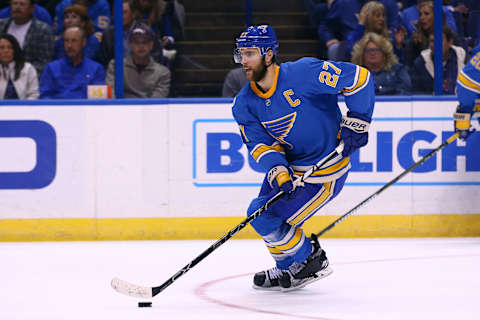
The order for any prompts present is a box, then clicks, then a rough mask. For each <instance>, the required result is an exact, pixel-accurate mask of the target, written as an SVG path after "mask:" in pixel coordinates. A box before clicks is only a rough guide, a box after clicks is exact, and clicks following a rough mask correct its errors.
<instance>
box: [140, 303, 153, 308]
mask: <svg viewBox="0 0 480 320" xmlns="http://www.w3.org/2000/svg"><path fill="white" fill-rule="evenodd" d="M138 307H139V308H150V307H152V303H151V302H139V303H138Z"/></svg>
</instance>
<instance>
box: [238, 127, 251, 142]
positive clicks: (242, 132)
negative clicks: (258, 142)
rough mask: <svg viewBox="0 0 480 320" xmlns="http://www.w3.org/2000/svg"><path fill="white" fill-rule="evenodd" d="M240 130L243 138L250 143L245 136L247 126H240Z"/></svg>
mask: <svg viewBox="0 0 480 320" xmlns="http://www.w3.org/2000/svg"><path fill="white" fill-rule="evenodd" d="M239 128H240V133H241V134H242V136H243V140H245V142H250V140H248V138H247V135H246V134H245V126H242V125H240V126H239Z"/></svg>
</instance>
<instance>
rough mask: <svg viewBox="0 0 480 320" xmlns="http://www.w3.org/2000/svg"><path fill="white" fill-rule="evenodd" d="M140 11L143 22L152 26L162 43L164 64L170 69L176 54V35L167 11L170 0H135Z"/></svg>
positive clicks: (173, 17) (172, 17)
mask: <svg viewBox="0 0 480 320" xmlns="http://www.w3.org/2000/svg"><path fill="white" fill-rule="evenodd" d="M133 1H134V3H135V7H136V8H137V9H138V12H139V16H138V17H139V19H140V21H141V22H143V23H145V24H146V25H148V26H150V27H151V28H152V30H153V31H154V32H155V33H156V35H157V37H158V38H159V40H160V42H161V44H162V47H163V49H162V51H163V64H164V65H166V66H168V67H169V68H170V69H172V68H173V61H174V59H175V56H176V49H175V41H176V39H175V36H174V34H173V29H172V20H173V19H175V17H176V16H170V15H169V11H167V7H168V3H169V2H168V1H164V0H133Z"/></svg>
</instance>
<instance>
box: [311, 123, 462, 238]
mask: <svg viewBox="0 0 480 320" xmlns="http://www.w3.org/2000/svg"><path fill="white" fill-rule="evenodd" d="M459 135H460V134H459V133H458V132H457V133H455V134H453V135H452V136H451V137H450V138H448V139H447V140H445V141H444V142H443V143H442V144H441V145H439V146H438V147H437V148H435V149H434V150H432V151H430V152H429V153H428V154H427V155H426V156H424V157H423V158H422V159H420V160H418V161H417V162H415V163H414V164H412V165H411V166H410V167H408V169H406V170H405V171H403V172H402V173H400V174H399V175H398V176H396V177H395V178H393V179H392V180H390V181H389V182H387V183H386V184H385V185H384V186H383V187H381V188H380V189H378V190H377V191H376V192H375V193H373V194H372V195H370V196H369V197H368V198H366V199H365V200H363V201H362V202H360V203H359V204H357V205H356V206H355V207H353V208H352V209H350V210H349V211H348V212H347V213H345V214H344V215H342V216H341V217H340V218H338V219H337V220H335V221H333V222H332V223H331V224H329V225H328V226H327V227H325V229H323V230H322V231H320V232H319V233H317V236H318V237H321V236H322V235H324V234H325V233H327V232H328V231H330V230H331V229H332V228H333V227H335V226H336V225H337V224H339V223H340V222H342V221H343V220H344V219H345V218H347V217H348V216H350V215H351V214H352V213H354V212H355V211H357V210H358V209H359V208H361V207H363V206H364V205H365V204H366V203H367V202H369V201H370V200H372V199H373V198H375V197H376V196H378V195H379V194H380V193H382V192H383V191H385V189H387V188H388V187H390V186H391V185H393V184H395V183H396V182H397V181H398V180H400V179H401V178H403V177H404V176H405V175H406V174H407V173H409V172H410V171H412V170H414V169H415V168H416V167H418V166H419V165H421V164H422V163H424V162H425V161H427V160H428V159H430V158H431V157H432V156H433V155H434V154H435V153H437V152H438V151H440V150H442V149H443V148H444V147H446V146H447V145H449V144H450V143H452V142H453V141H455V140H456V139H457V138H458V137H459Z"/></svg>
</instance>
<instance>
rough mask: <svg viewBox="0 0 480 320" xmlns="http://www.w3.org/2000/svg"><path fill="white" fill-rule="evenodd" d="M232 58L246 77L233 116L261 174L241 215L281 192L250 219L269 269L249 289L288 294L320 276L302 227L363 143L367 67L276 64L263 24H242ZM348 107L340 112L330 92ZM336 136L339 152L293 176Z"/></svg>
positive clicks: (334, 190)
mask: <svg viewBox="0 0 480 320" xmlns="http://www.w3.org/2000/svg"><path fill="white" fill-rule="evenodd" d="M236 46H237V47H236V50H235V54H234V58H235V61H236V62H237V63H241V64H242V66H243V70H244V71H245V74H246V77H247V79H248V80H249V82H248V83H247V84H246V85H245V86H244V87H243V88H242V90H241V91H240V92H239V93H238V95H237V96H236V98H235V101H234V104H233V109H232V112H233V116H234V118H235V120H236V121H237V123H238V125H239V127H240V133H241V136H242V139H243V142H244V143H245V144H246V146H247V148H248V150H249V152H250V154H251V156H252V157H253V159H255V160H256V161H257V162H258V163H259V164H260V166H261V167H262V168H263V169H265V171H266V172H267V174H266V176H265V180H264V181H263V184H262V187H261V189H260V194H259V195H258V197H257V198H255V199H254V200H253V201H252V202H251V204H250V206H249V208H248V210H247V214H248V215H251V214H252V213H254V212H255V211H256V210H257V209H259V208H260V207H261V206H263V205H264V204H265V203H266V202H267V201H268V200H269V199H270V198H271V197H272V196H273V195H275V194H276V193H277V192H278V191H279V190H283V191H284V192H285V193H287V195H286V196H285V197H284V198H282V199H281V200H279V201H277V202H275V204H274V205H273V206H272V207H270V208H269V209H268V210H266V212H264V213H263V214H262V215H260V216H259V217H258V218H257V219H255V220H253V221H252V223H251V224H252V226H253V228H254V229H255V230H256V231H257V232H258V233H259V234H260V235H261V236H262V237H263V240H264V241H265V244H266V246H267V249H268V251H269V252H270V253H271V255H272V256H273V258H274V260H275V262H276V266H275V267H274V268H271V269H268V270H265V271H261V272H258V273H257V274H255V276H254V279H253V282H254V284H253V286H254V288H256V289H263V290H282V291H290V290H294V289H298V288H301V287H304V286H305V285H307V284H308V283H310V282H313V281H315V280H318V279H320V278H322V277H325V276H328V275H329V274H330V273H331V272H332V270H331V269H330V267H329V266H328V260H327V257H326V255H325V251H324V250H323V249H322V248H321V247H320V244H319V243H318V240H317V238H316V236H315V235H312V237H311V238H310V239H309V238H307V237H306V236H305V234H304V232H303V230H302V225H303V223H304V222H305V221H306V220H308V219H309V218H310V217H311V216H312V215H313V214H315V212H316V211H317V210H319V209H320V208H322V207H323V206H324V205H325V204H326V203H328V202H329V201H330V200H332V199H333V198H335V197H336V196H337V195H338V193H339V192H340V191H341V190H342V187H343V185H344V183H345V180H346V178H347V175H348V171H349V169H350V158H349V155H350V154H351V153H352V152H354V151H355V150H357V149H358V148H360V147H362V146H364V145H366V144H367V142H368V126H369V123H370V121H371V117H372V113H373V107H374V100H375V88H374V84H373V80H372V78H371V76H370V73H369V71H368V70H367V69H365V68H362V67H360V66H357V65H353V64H351V63H345V62H332V61H321V60H318V59H315V58H302V59H300V60H298V61H295V62H286V63H282V64H278V63H277V61H276V59H277V48H278V41H277V38H276V35H275V32H274V30H273V29H272V27H270V26H268V25H260V26H251V27H248V28H247V29H246V30H245V31H244V32H242V34H241V35H240V37H238V38H237V39H236ZM339 94H343V95H344V96H345V102H346V105H347V107H348V109H349V111H348V113H347V115H346V116H345V117H343V119H342V114H341V112H340V109H339V107H338V104H337V99H338V98H337V96H338V95H339ZM340 140H343V141H344V145H345V147H344V150H343V153H342V154H341V155H338V156H337V157H336V158H335V159H333V160H331V161H330V162H328V163H327V164H326V166H325V167H324V168H322V169H320V170H318V171H315V172H314V173H313V174H312V175H311V176H310V177H309V178H308V179H307V180H306V183H304V184H302V185H295V184H294V180H295V178H294V177H295V176H300V175H302V174H303V173H304V172H305V171H307V170H308V169H310V167H311V166H312V165H314V164H315V163H317V162H318V161H319V160H320V159H322V158H324V157H325V156H326V155H327V154H329V153H330V152H332V151H333V150H334V149H335V147H336V146H337V145H338V144H339V142H340Z"/></svg>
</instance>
